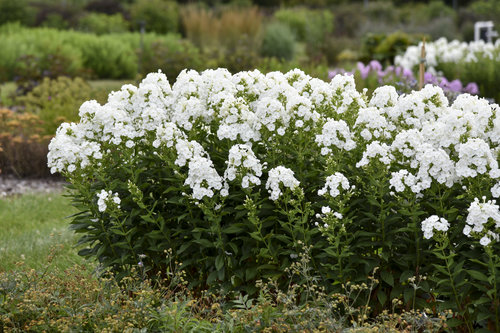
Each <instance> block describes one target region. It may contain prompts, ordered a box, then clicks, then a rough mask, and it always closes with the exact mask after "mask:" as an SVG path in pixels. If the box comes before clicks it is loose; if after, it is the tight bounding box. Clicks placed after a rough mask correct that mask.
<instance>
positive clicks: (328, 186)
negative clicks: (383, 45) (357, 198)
mask: <svg viewBox="0 0 500 333" xmlns="http://www.w3.org/2000/svg"><path fill="white" fill-rule="evenodd" d="M340 188H342V189H344V190H346V191H347V190H349V189H350V188H351V187H350V185H349V180H348V179H347V178H346V176H344V175H343V174H342V173H340V172H335V173H334V174H333V175H330V176H328V177H326V183H325V186H323V188H322V189H320V190H318V195H321V196H324V195H325V194H327V193H328V194H329V195H330V196H331V197H332V198H335V197H336V196H338V195H339V194H340Z"/></svg>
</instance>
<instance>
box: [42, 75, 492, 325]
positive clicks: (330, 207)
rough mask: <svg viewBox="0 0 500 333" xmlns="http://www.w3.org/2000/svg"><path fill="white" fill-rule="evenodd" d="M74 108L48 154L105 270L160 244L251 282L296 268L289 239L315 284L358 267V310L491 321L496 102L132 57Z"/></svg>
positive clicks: (189, 262) (220, 284)
mask: <svg viewBox="0 0 500 333" xmlns="http://www.w3.org/2000/svg"><path fill="white" fill-rule="evenodd" d="M80 117H81V119H80V122H78V123H65V124H63V125H61V127H60V128H59V129H58V131H57V135H56V137H55V138H54V139H53V140H52V142H51V143H50V146H49V150H50V151H49V154H48V159H49V166H50V167H51V169H52V172H60V173H62V174H63V175H64V177H66V179H67V180H68V181H70V182H71V184H72V186H71V189H72V192H71V193H72V194H71V195H72V197H73V201H74V204H75V206H76V207H77V208H78V209H79V210H80V213H78V214H77V215H75V216H74V218H73V221H72V223H71V226H72V228H73V229H74V230H75V231H76V232H78V233H80V234H81V235H82V237H81V239H80V242H79V243H80V244H82V245H84V246H85V248H84V249H83V250H81V251H80V254H81V255H83V256H86V257H91V258H95V259H97V260H98V261H99V263H100V264H101V266H102V267H104V268H108V269H110V270H112V271H114V272H115V273H116V276H117V277H118V278H121V277H124V276H126V275H128V274H129V272H130V271H131V270H133V269H134V268H135V267H141V269H143V270H144V271H145V272H146V274H149V275H150V276H153V275H155V274H160V275H162V276H164V277H168V276H169V266H168V263H167V261H166V258H165V253H166V252H165V251H167V252H168V251H172V256H173V257H171V258H170V260H172V259H173V260H174V261H175V262H177V263H178V264H179V266H180V268H181V269H182V270H184V271H185V273H186V280H187V281H188V283H189V288H191V289H193V290H203V289H206V288H209V289H212V290H215V289H222V290H225V291H226V292H227V291H242V292H245V293H249V294H254V293H255V292H256V291H257V287H256V286H255V285H256V282H257V281H258V280H260V279H268V280H272V281H274V283H276V284H277V285H278V286H280V287H282V288H285V287H286V286H289V285H293V284H296V283H297V284H300V283H302V282H304V281H303V280H301V277H300V276H297V275H288V274H286V272H287V271H289V268H290V267H291V266H292V265H294V263H296V262H297V260H299V259H298V258H299V257H300V254H301V253H302V252H303V249H304V248H306V249H308V250H307V251H308V253H309V256H310V262H309V263H308V265H309V267H310V269H311V270H310V272H311V273H310V274H309V276H312V277H314V279H313V280H310V281H314V283H315V284H316V283H318V284H320V285H322V286H323V287H324V288H326V290H327V291H328V292H339V291H341V290H343V288H344V287H345V286H346V285H348V284H351V283H361V284H362V283H366V284H370V282H369V281H367V278H366V277H367V276H370V275H371V274H372V273H373V272H375V273H374V275H373V278H374V279H375V281H376V284H375V285H374V286H373V288H370V290H369V291H366V290H365V291H364V292H365V293H368V295H365V296H367V298H364V299H368V300H369V302H368V305H369V308H368V310H367V312H366V315H367V316H370V315H376V314H378V313H380V312H381V311H383V310H384V309H392V308H393V307H400V308H403V309H424V308H427V309H433V310H435V311H440V310H443V309H452V312H453V316H452V317H453V318H452V319H450V320H449V321H448V325H449V326H450V327H461V328H463V329H467V330H469V331H472V330H474V329H480V328H483V329H498V327H499V313H498V308H499V306H498V305H499V297H498V283H499V281H500V272H499V268H500V256H499V253H500V252H499V250H500V242H499V232H500V210H499V206H498V205H497V204H496V201H495V200H496V198H498V196H500V182H499V178H500V169H499V166H498V149H499V144H500V108H499V106H498V105H496V104H489V103H488V102H487V101H486V100H484V99H479V98H478V97H477V96H471V95H467V94H463V95H460V96H459V97H458V98H457V99H456V100H455V101H454V103H453V104H452V105H449V102H448V100H447V99H446V98H445V96H444V94H443V91H442V90H441V88H439V87H435V86H431V85H428V86H426V87H425V88H424V89H423V90H421V91H416V92H412V93H410V94H408V95H401V96H398V94H397V92H396V90H395V88H394V87H391V86H383V87H380V88H378V89H376V90H375V91H374V93H373V96H372V98H371V99H368V97H367V96H366V95H364V94H363V93H360V92H358V91H357V90H356V87H355V84H354V79H353V77H352V76H342V75H337V76H335V77H334V78H333V79H332V80H331V82H324V81H322V80H319V79H315V78H311V77H309V76H307V75H306V74H304V73H303V72H302V71H300V70H293V71H290V72H288V73H286V74H282V73H280V72H271V73H269V74H266V75H264V74H262V73H260V72H259V71H252V72H240V73H237V74H235V75H231V74H230V73H229V72H228V71H227V70H224V69H218V70H207V71H204V72H202V73H198V72H195V71H183V72H182V73H181V75H180V76H179V77H178V78H177V81H176V82H174V83H173V85H172V86H171V85H170V83H169V82H168V80H167V78H166V77H165V75H163V74H162V73H152V74H149V75H148V76H147V77H146V78H145V79H144V81H142V83H141V84H140V85H139V86H138V87H136V86H132V85H125V86H123V87H122V89H121V90H120V91H117V92H114V93H111V94H110V96H109V99H108V102H107V103H106V104H104V105H100V104H98V103H97V102H95V101H88V102H86V103H84V104H83V105H82V106H81V108H80ZM169 249H170V250H169ZM307 297H308V295H307V292H304V294H303V300H307ZM399 297H401V298H402V299H403V302H402V303H401V304H400V305H398V304H399V303H394V302H393V300H394V299H395V298H399ZM359 299H361V298H359Z"/></svg>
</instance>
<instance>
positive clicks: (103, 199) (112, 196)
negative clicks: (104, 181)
mask: <svg viewBox="0 0 500 333" xmlns="http://www.w3.org/2000/svg"><path fill="white" fill-rule="evenodd" d="M120 203H121V200H120V197H119V196H118V193H113V191H106V190H101V192H99V193H98V194H97V206H98V209H99V211H100V212H101V213H104V212H105V211H106V210H107V209H108V205H112V206H114V207H116V208H118V209H120Z"/></svg>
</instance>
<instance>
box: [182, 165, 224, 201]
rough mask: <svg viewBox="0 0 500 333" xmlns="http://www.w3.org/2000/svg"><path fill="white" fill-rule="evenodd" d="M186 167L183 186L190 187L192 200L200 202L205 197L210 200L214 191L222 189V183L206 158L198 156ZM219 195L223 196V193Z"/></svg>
mask: <svg viewBox="0 0 500 333" xmlns="http://www.w3.org/2000/svg"><path fill="white" fill-rule="evenodd" d="M188 167H189V170H188V177H187V178H186V180H185V181H184V185H189V187H191V189H192V190H193V194H192V197H193V198H194V199H196V200H201V199H203V197H205V196H207V197H209V198H211V197H213V196H214V194H215V192H214V191H215V190H222V189H223V187H224V181H223V179H222V177H221V176H219V174H218V173H217V170H215V168H214V166H213V163H212V161H210V160H209V159H208V158H206V157H203V156H200V155H197V156H194V157H193V158H191V159H190V160H189V165H188ZM221 195H223V196H224V193H221Z"/></svg>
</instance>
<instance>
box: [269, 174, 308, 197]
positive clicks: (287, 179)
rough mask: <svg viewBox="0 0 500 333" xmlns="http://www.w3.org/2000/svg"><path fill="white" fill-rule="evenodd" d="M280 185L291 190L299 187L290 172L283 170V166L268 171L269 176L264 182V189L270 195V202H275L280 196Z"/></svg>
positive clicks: (298, 183)
mask: <svg viewBox="0 0 500 333" xmlns="http://www.w3.org/2000/svg"><path fill="white" fill-rule="evenodd" d="M280 185H283V187H285V188H289V189H291V190H293V189H295V188H296V187H298V186H299V185H300V182H299V181H298V180H297V179H295V177H294V174H293V171H292V170H290V169H288V168H285V167H284V166H278V167H276V168H273V169H271V170H269V176H268V178H267V182H266V189H267V190H268V191H269V194H270V195H271V196H270V199H271V200H273V201H276V200H278V198H279V197H280V196H281V193H282V192H281V188H280Z"/></svg>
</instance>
